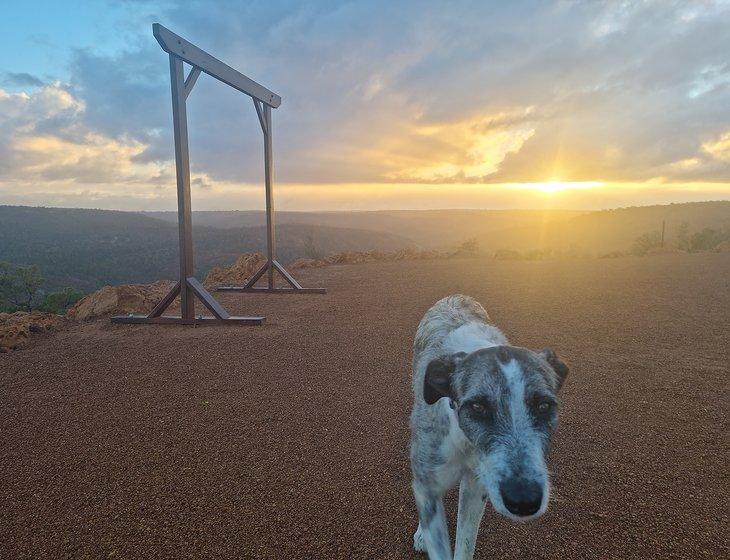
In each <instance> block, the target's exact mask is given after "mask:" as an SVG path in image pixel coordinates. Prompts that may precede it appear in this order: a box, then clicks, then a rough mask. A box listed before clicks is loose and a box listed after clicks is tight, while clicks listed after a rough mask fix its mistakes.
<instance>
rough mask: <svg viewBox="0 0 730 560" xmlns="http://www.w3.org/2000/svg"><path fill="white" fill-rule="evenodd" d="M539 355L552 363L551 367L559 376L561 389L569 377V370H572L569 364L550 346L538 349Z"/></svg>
mask: <svg viewBox="0 0 730 560" xmlns="http://www.w3.org/2000/svg"><path fill="white" fill-rule="evenodd" d="M537 353H538V355H539V356H540V357H541V358H542V359H543V360H545V361H546V362H547V363H548V364H550V367H551V368H553V371H554V372H555V373H556V375H557V376H558V387H557V390H558V391H559V390H560V388H561V387H562V386H563V382H564V381H565V378H566V377H568V372H569V371H570V370H569V369H568V366H567V365H566V363H565V362H564V361H563V360H561V359H560V358H558V356H557V355H556V354H555V352H553V351H552V350H551V349H550V348H545V349H543V350H538V352H537Z"/></svg>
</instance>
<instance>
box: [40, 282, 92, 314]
mask: <svg viewBox="0 0 730 560" xmlns="http://www.w3.org/2000/svg"><path fill="white" fill-rule="evenodd" d="M82 297H84V294H83V293H82V292H80V291H79V290H77V289H75V288H63V289H62V290H59V291H58V292H51V293H50V294H46V295H45V297H44V298H43V301H42V302H41V304H40V305H39V306H38V309H40V310H41V311H47V312H48V313H56V314H57V315H64V314H65V313H66V311H68V310H69V308H71V307H72V306H73V304H75V303H76V302H77V301H79V300H80V299H81V298H82Z"/></svg>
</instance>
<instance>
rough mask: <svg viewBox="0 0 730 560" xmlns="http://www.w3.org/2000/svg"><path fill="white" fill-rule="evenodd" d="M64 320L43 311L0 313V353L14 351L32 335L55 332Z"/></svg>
mask: <svg viewBox="0 0 730 560" xmlns="http://www.w3.org/2000/svg"><path fill="white" fill-rule="evenodd" d="M65 322H66V320H65V319H64V318H63V317H62V316H60V315H56V314H54V313H46V312H44V311H31V312H30V313H28V312H26V311H17V312H15V313H0V352H8V351H9V350H16V349H18V348H20V347H21V346H23V344H25V343H26V342H28V339H29V338H30V337H31V335H32V334H34V333H40V332H44V331H49V330H57V329H59V328H61V327H62V326H63V324H64V323H65Z"/></svg>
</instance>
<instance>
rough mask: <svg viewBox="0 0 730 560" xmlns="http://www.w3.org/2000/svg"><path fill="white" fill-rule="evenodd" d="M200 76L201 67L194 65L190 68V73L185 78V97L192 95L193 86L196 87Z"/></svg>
mask: <svg viewBox="0 0 730 560" xmlns="http://www.w3.org/2000/svg"><path fill="white" fill-rule="evenodd" d="M199 77H200V68H198V67H197V66H193V69H192V70H190V74H188V77H187V78H185V99H187V98H188V96H189V95H190V92H191V91H193V87H195V82H197V81H198V78H199Z"/></svg>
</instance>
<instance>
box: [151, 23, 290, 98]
mask: <svg viewBox="0 0 730 560" xmlns="http://www.w3.org/2000/svg"><path fill="white" fill-rule="evenodd" d="M152 33H153V34H154V36H155V39H157V42H158V43H160V46H161V47H162V49H163V50H164V51H165V52H167V53H169V54H171V55H175V56H178V57H180V58H181V59H183V60H184V61H185V62H187V63H188V64H191V65H193V66H196V67H198V68H200V69H201V70H202V71H203V72H205V73H206V74H208V75H209V76H212V77H214V78H215V79H217V80H220V81H221V82H223V83H224V84H228V85H229V86H231V87H232V88H235V89H237V90H238V91H240V92H242V93H245V94H246V95H250V96H251V97H253V98H254V99H258V100H259V101H261V102H262V103H264V104H266V105H268V106H269V107H273V108H276V107H278V106H279V105H281V97H280V96H279V95H277V94H275V93H274V92H273V91H271V90H269V89H267V88H265V87H264V86H262V85H261V84H259V83H257V82H254V81H253V80H252V79H251V78H249V77H248V76H244V75H243V74H241V73H240V72H238V71H237V70H234V69H233V68H231V67H230V66H228V65H227V64H226V63H225V62H221V61H220V60H218V59H217V58H215V57H214V56H211V55H209V54H208V53H207V52H205V51H204V50H203V49H200V48H198V47H196V46H195V45H193V44H192V43H191V42H189V41H186V40H185V39H183V38H182V37H180V36H179V35H176V34H175V33H173V32H172V31H170V30H169V29H167V28H166V27H164V26H163V25H160V24H159V23H153V24H152Z"/></svg>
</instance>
